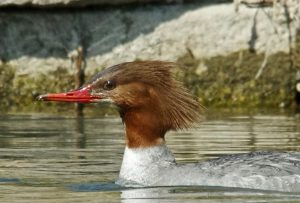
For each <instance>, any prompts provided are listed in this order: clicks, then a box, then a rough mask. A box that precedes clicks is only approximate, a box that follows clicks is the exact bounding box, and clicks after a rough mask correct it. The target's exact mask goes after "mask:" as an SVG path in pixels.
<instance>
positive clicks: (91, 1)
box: [0, 0, 230, 7]
mask: <svg viewBox="0 0 300 203" xmlns="http://www.w3.org/2000/svg"><path fill="white" fill-rule="evenodd" d="M191 1H193V0H2V1H0V7H7V6H21V7H86V6H103V5H113V6H116V5H123V4H133V3H135V4H149V3H159V4H163V3H183V2H191ZM194 1H195V0H194ZM227 1H228V2H230V1H229V0H227ZM202 2H210V3H216V2H224V0H211V1H209V0H202Z"/></svg>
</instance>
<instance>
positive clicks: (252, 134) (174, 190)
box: [0, 112, 300, 202]
mask: <svg viewBox="0 0 300 203" xmlns="http://www.w3.org/2000/svg"><path fill="white" fill-rule="evenodd" d="M299 121H300V119H299V117H298V116H297V115H296V114H293V113H279V112H276V113H272V112H268V113H255V114H253V113H251V114H249V113H226V114H219V113H216V112H209V114H208V118H207V120H206V121H204V122H203V123H202V124H201V125H200V126H199V127H195V128H193V129H190V130H188V131H182V132H171V133H169V134H168V135H167V143H168V146H169V147H170V148H171V150H172V151H173V152H174V154H175V156H176V158H177V161H178V162H198V161H202V160H206V159H211V158H217V157H220V156H223V155H226V154H235V153H246V152H251V151H261V150H263V151H266V150H267V151H300V122H299ZM123 150H124V140H123V125H122V122H121V120H120V119H119V118H118V117H114V116H111V117H100V116H89V117H87V118H84V119H82V118H73V117H72V116H71V117H70V116H62V115H59V116H54V115H41V114H28V115H2V116H0V202H153V201H155V202H199V201H203V202H266V201H271V202H285V201H286V202H299V201H300V194H295V193H283V192H276V191H258V190H249V189H238V188H222V187H205V186H194V187H179V186H178V187H150V188H139V189H134V188H121V187H119V186H118V185H115V184H114V180H116V179H117V177H118V172H119V169H120V165H121V161H122V156H123Z"/></svg>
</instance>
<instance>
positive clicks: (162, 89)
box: [90, 61, 201, 131]
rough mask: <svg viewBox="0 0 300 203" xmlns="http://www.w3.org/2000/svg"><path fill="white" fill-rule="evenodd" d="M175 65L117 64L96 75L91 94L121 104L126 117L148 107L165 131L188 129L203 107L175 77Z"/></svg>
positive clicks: (197, 118)
mask: <svg viewBox="0 0 300 203" xmlns="http://www.w3.org/2000/svg"><path fill="white" fill-rule="evenodd" d="M174 68H178V65H177V64H176V63H172V62H163V61H136V62H127V63H122V64H119V65H115V66H112V67H110V68H107V69H105V70H104V71H102V72H100V73H98V74H97V75H95V76H94V77H93V79H92V80H91V81H90V84H92V87H93V88H92V94H93V95H97V94H99V95H100V96H101V97H103V98H104V99H107V100H108V101H111V102H112V103H114V104H116V105H117V106H119V107H120V111H121V116H122V117H123V118H124V116H125V114H126V113H127V112H128V111H134V110H141V111H142V110H143V109H144V110H146V109H149V110H150V111H151V112H153V113H155V115H156V119H157V120H159V121H160V124H161V125H162V126H163V128H164V129H165V130H166V131H167V130H177V129H184V128H188V127H190V126H191V124H193V123H195V122H198V121H199V120H200V119H201V106H200V105H199V103H198V102H197V101H196V99H195V98H194V97H193V96H192V95H191V94H190V93H189V92H188V91H187V89H186V88H185V87H184V86H183V85H182V83H181V82H179V81H177V80H176V79H175V78H174V74H173V69H174ZM107 86H109V87H107ZM105 89H107V90H105Z"/></svg>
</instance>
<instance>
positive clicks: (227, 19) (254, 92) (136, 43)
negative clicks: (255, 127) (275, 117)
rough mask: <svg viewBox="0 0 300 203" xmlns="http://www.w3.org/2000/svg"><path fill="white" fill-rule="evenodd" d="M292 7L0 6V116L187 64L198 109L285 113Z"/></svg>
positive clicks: (195, 2) (99, 2) (290, 80)
mask: <svg viewBox="0 0 300 203" xmlns="http://www.w3.org/2000/svg"><path fill="white" fill-rule="evenodd" d="M299 10H300V3H299V1H297V0H286V1H275V0H274V1H273V0H236V1H229V0H214V1H208V0H161V1H158V0H114V1H108V0H49V1H43V0H5V1H1V2H0V111H1V112H41V111H42V112H57V111H60V109H61V108H63V107H66V105H65V104H57V103H42V102H35V101H34V98H35V97H36V96H37V95H39V94H43V93H47V92H61V91H67V90H70V89H74V88H77V87H78V86H80V85H82V84H83V83H84V81H85V80H88V79H89V78H90V77H91V76H92V75H93V74H95V73H96V72H98V71H100V70H102V69H103V68H105V67H109V66H111V65H114V64H118V63H121V62H126V61H135V60H164V61H174V62H178V63H180V64H181V65H182V66H185V67H187V68H186V69H185V71H184V77H183V80H184V83H185V84H186V85H187V86H188V88H189V89H190V90H191V91H192V93H194V94H195V95H196V96H197V97H198V99H199V102H200V103H202V104H203V105H204V106H206V107H239V108H244V107H247V108H248V107H255V108H257V107H259V108H260V107H275V108H278V107H281V108H290V107H292V108H294V107H295V106H297V102H298V103H299V100H300V97H299V95H298V96H297V94H296V86H297V80H299V81H300V73H298V76H297V71H299V70H300V57H299V54H300V53H299V48H300V42H299V38H300V32H299V26H300V22H299V18H300V11H299ZM297 98H298V100H297ZM68 106H70V105H68Z"/></svg>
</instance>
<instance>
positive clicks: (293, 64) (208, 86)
mask: <svg viewBox="0 0 300 203" xmlns="http://www.w3.org/2000/svg"><path fill="white" fill-rule="evenodd" d="M298 58H299V57H295V58H294V59H295V60H292V59H291V55H290V54H286V53H277V54H274V55H271V56H269V58H268V62H267V65H266V66H265V68H264V69H263V71H262V74H261V75H260V77H258V78H256V74H257V72H258V70H259V69H260V66H261V64H262V62H263V60H264V55H263V54H256V53H253V52H250V51H247V50H244V51H240V52H236V53H232V54H230V55H227V56H217V57H212V58H210V59H203V60H200V59H195V58H194V57H193V55H192V54H191V53H190V52H188V53H187V54H186V55H184V56H183V57H181V58H179V59H178V62H179V63H181V64H183V65H184V66H186V67H187V71H186V72H185V76H184V78H185V80H184V83H185V84H186V86H187V87H188V88H189V89H190V90H191V91H192V92H193V93H194V94H195V95H197V96H198V98H199V101H200V102H201V103H202V104H203V105H204V106H207V107H279V106H281V107H287V106H290V105H291V104H292V103H293V99H294V84H295V75H296V72H297V70H299V66H298V65H297V61H296V60H297V59H298Z"/></svg>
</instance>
